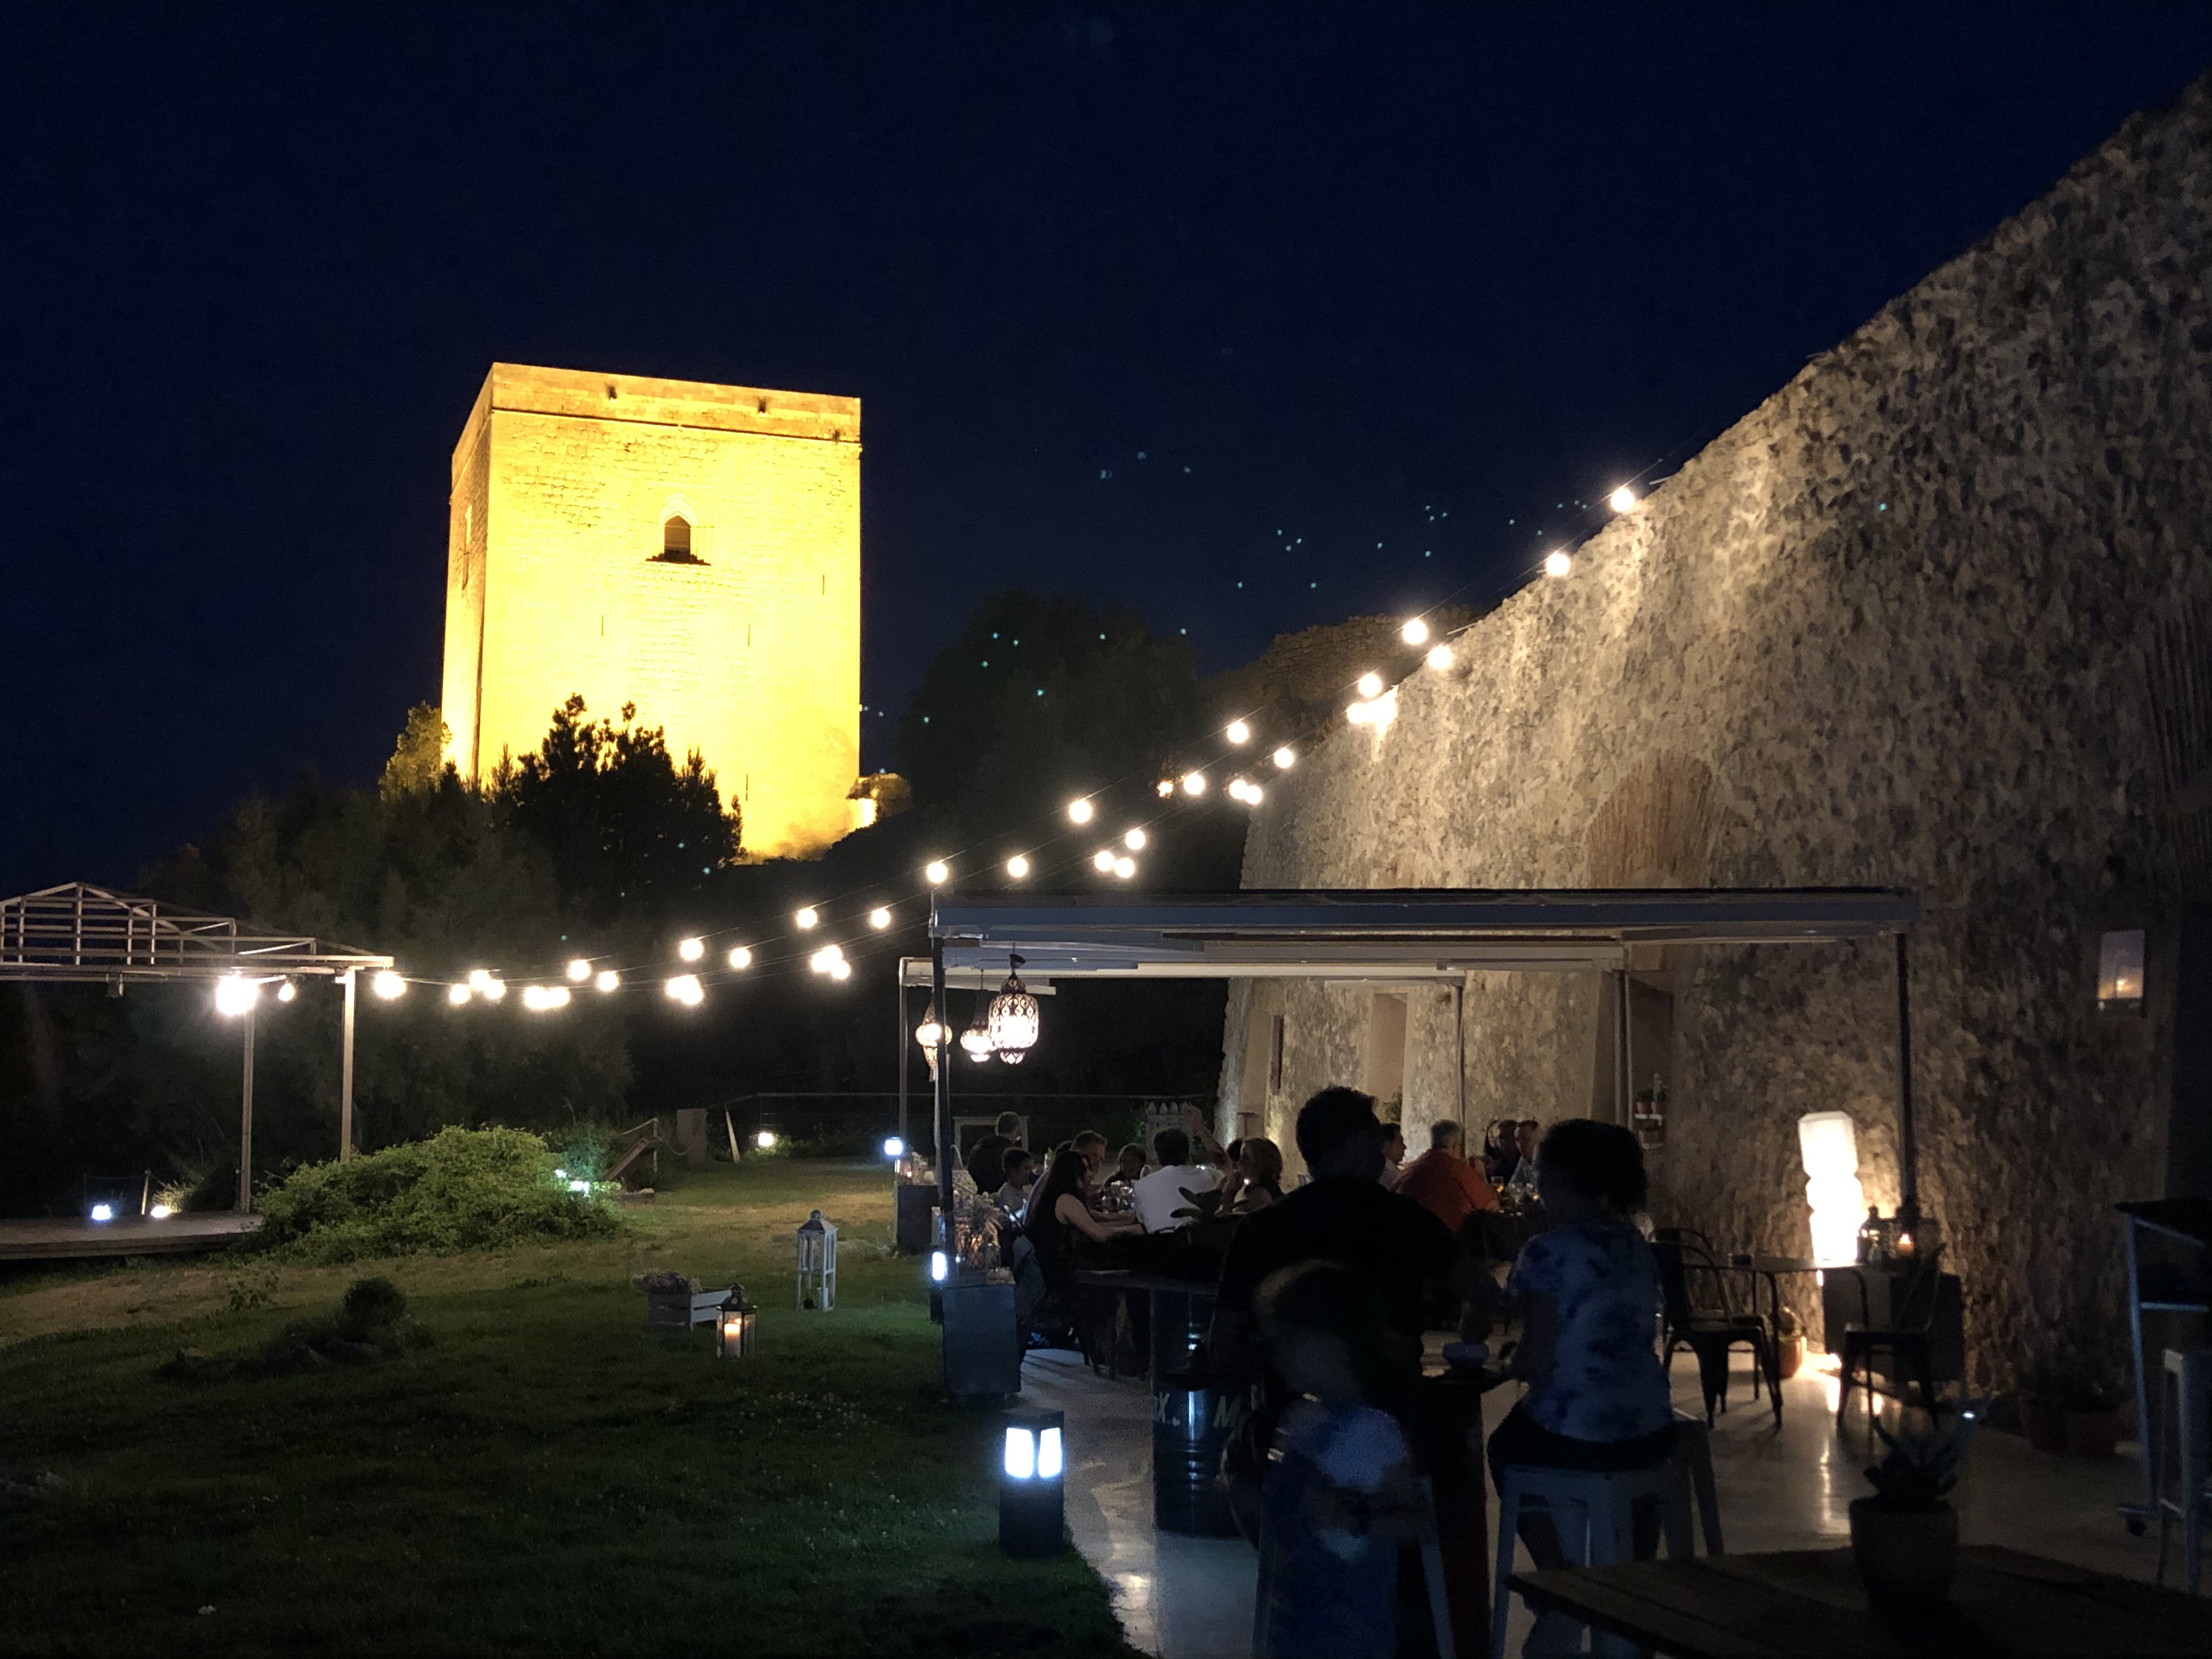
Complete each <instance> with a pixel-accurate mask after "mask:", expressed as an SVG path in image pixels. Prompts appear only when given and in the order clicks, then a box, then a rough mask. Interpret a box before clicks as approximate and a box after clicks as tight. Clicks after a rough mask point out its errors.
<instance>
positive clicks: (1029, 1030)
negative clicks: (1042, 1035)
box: [988, 957, 1037, 1066]
mask: <svg viewBox="0 0 2212 1659" xmlns="http://www.w3.org/2000/svg"><path fill="white" fill-rule="evenodd" d="M1021 965H1022V959H1021V958H1020V957H1007V959H1006V983H1005V984H1004V985H1002V986H1000V987H999V994H998V995H996V996H994V997H993V998H992V999H991V1014H990V1021H989V1025H988V1030H989V1034H990V1038H991V1046H992V1048H995V1049H997V1050H998V1052H999V1058H1000V1060H1005V1061H1006V1064H1007V1065H1009V1066H1018V1065H1020V1064H1021V1063H1022V1060H1023V1058H1024V1056H1025V1055H1026V1054H1028V1053H1029V1051H1030V1048H1033V1047H1034V1046H1035V1045H1036V1040H1037V1000H1036V998H1035V997H1033V996H1031V995H1030V994H1029V993H1028V992H1027V991H1026V990H1024V988H1023V987H1022V977H1021V975H1020V973H1019V972H1018V969H1020V967H1021Z"/></svg>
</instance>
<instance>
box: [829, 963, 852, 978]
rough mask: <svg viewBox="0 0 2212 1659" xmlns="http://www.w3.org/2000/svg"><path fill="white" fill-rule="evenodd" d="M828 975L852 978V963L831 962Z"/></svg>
mask: <svg viewBox="0 0 2212 1659" xmlns="http://www.w3.org/2000/svg"><path fill="white" fill-rule="evenodd" d="M829 977H830V978H832V979H839V980H843V979H850V978H852V977H853V964H852V963H849V962H833V963H830V964H829Z"/></svg>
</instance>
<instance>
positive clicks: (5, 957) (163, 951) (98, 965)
mask: <svg viewBox="0 0 2212 1659" xmlns="http://www.w3.org/2000/svg"><path fill="white" fill-rule="evenodd" d="M391 966H392V957H386V956H379V955H377V954H375V953H374V951H356V950H352V949H349V948H347V947H345V946H342V945H324V944H323V943H321V942H320V941H319V940H317V939H313V938H310V937H308V936H307V935H305V934H300V933H254V932H252V931H251V930H249V929H246V928H245V927H241V926H240V924H239V923H238V922H237V921H235V920H234V919H233V918H232V917H229V916H215V915H206V914H204V912H201V911H197V910H187V909H184V908H180V907H179V906H176V905H172V904H165V903H163V902H161V901H160V900H158V899H149V898H138V897H136V896H132V895H131V894H128V893H114V892H110V891H109V890H107V889H106V888H104V887H94V886H93V885H92V884H90V883H88V882H82V881H73V882H68V883H65V884H63V885H61V886H59V887H46V888H41V889H40V890H39V891H37V892H35V893H25V894H23V895H21V896H19V897H16V898H10V899H0V983H6V982H11V981H12V982H17V983H23V982H27V983H31V984H57V985H105V986H106V987H108V988H109V990H110V991H111V993H112V994H115V995H117V996H120V995H121V994H123V987H125V986H126V985H143V984H173V983H176V982H178V981H185V982H191V983H198V984H203V985H209V986H212V984H213V983H214V982H215V981H217V980H224V979H230V978H234V977H235V978H240V979H246V980H251V981H254V982H255V983H256V984H265V983H267V982H268V981H272V980H286V979H334V980H336V981H337V982H338V985H339V987H340V988H341V989H342V990H343V993H344V994H345V1011H344V1015H343V1019H342V1021H341V1031H342V1035H341V1037H340V1040H339V1042H340V1047H339V1054H338V1157H339V1158H342V1159H343V1158H349V1157H350V1156H352V1153H353V1028H354V1009H355V1002H356V995H357V993H358V989H359V986H358V981H359V977H360V975H361V972H362V969H381V968H389V967H391ZM256 1006H258V999H257V1001H256V1003H255V1004H250V1005H248V1006H247V1008H246V1012H245V1014H244V1015H243V1016H242V1017H241V1018H240V1024H241V1025H242V1026H243V1027H244V1028H245V1051H246V1052H245V1066H244V1082H243V1085H242V1087H241V1090H240V1105H239V1131H238V1142H239V1145H238V1207H239V1209H240V1210H241V1211H244V1210H250V1209H252V1207H253V1024H254V1011H255V1007H256Z"/></svg>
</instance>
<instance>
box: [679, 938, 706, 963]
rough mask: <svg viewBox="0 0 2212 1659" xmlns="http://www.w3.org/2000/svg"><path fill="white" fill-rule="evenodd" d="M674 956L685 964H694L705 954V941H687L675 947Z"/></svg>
mask: <svg viewBox="0 0 2212 1659" xmlns="http://www.w3.org/2000/svg"><path fill="white" fill-rule="evenodd" d="M676 954H677V955H678V956H679V957H683V958H684V961H686V962H696V961H698V960H699V958H700V957H703V956H705V955H706V954H707V941H706V940H705V939H685V940H684V942H683V943H682V944H681V945H678V946H677V947H676Z"/></svg>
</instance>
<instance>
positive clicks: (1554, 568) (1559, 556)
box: [1544, 548, 1575, 576]
mask: <svg viewBox="0 0 2212 1659" xmlns="http://www.w3.org/2000/svg"><path fill="white" fill-rule="evenodd" d="M1573 568H1575V562H1574V561H1573V560H1572V559H1571V558H1569V557H1568V556H1567V554H1566V551H1565V549H1563V548H1554V549H1553V550H1552V551H1551V552H1549V553H1547V554H1546V555H1544V574H1546V575H1547V576H1564V575H1565V574H1567V573H1568V572H1569V571H1571V570H1572V569H1573Z"/></svg>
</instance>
